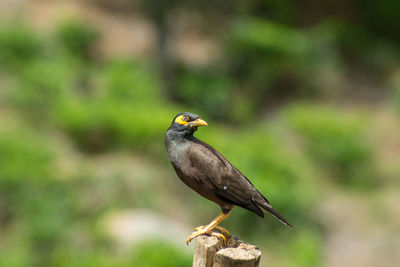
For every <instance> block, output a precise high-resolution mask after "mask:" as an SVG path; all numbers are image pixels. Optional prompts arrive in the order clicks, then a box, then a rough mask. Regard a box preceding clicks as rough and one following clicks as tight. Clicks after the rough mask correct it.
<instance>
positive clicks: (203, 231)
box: [186, 211, 231, 244]
mask: <svg viewBox="0 0 400 267" xmlns="http://www.w3.org/2000/svg"><path fill="white" fill-rule="evenodd" d="M230 213H231V211H229V212H228V213H223V212H221V213H220V214H219V215H218V216H217V217H216V218H215V219H214V220H212V221H211V222H210V223H209V224H208V225H206V226H201V227H197V228H196V231H195V232H193V233H192V234H191V235H190V236H189V238H188V239H187V240H186V244H189V243H190V241H192V240H193V239H194V238H196V237H198V236H200V235H204V234H208V233H210V232H211V230H212V229H213V228H214V227H216V226H217V225H218V224H219V223H220V222H222V221H223V220H225V219H226V218H227V217H228V216H229V214H230ZM221 228H222V227H221ZM228 234H229V232H228Z"/></svg>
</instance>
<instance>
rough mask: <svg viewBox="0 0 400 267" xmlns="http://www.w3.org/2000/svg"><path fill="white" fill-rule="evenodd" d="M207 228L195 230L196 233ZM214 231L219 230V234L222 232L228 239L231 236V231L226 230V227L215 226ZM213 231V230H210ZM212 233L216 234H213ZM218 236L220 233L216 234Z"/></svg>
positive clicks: (200, 227) (199, 227) (202, 227)
mask: <svg viewBox="0 0 400 267" xmlns="http://www.w3.org/2000/svg"><path fill="white" fill-rule="evenodd" d="M204 228H205V226H202V225H201V226H198V227H196V228H195V230H196V231H198V230H202V229H204ZM213 229H216V230H218V232H221V233H222V234H223V235H224V236H225V237H227V238H229V237H230V236H231V234H230V233H229V231H228V230H226V229H225V228H224V227H221V226H218V225H217V226H215V227H214V228H213ZM210 231H211V230H210ZM212 233H214V232H212ZM216 234H218V233H216Z"/></svg>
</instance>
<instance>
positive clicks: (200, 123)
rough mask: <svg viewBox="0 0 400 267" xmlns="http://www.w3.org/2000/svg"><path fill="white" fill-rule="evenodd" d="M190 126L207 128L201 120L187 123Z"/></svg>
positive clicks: (205, 123)
mask: <svg viewBox="0 0 400 267" xmlns="http://www.w3.org/2000/svg"><path fill="white" fill-rule="evenodd" d="M189 124H190V126H207V125H208V124H207V122H206V121H205V120H202V119H197V120H195V121H192V122H189Z"/></svg>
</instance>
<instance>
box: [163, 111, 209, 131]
mask: <svg viewBox="0 0 400 267" xmlns="http://www.w3.org/2000/svg"><path fill="white" fill-rule="evenodd" d="M199 126H207V122H206V121H204V120H202V119H200V117H199V115H196V114H193V113H190V112H182V113H179V114H178V115H176V116H175V117H174V119H173V120H172V123H171V126H170V127H169V129H172V130H175V131H177V132H182V133H184V134H193V133H194V132H195V131H196V130H197V127H199Z"/></svg>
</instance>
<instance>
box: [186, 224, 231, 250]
mask: <svg viewBox="0 0 400 267" xmlns="http://www.w3.org/2000/svg"><path fill="white" fill-rule="evenodd" d="M214 228H215V229H217V230H218V231H219V232H222V234H221V233H216V232H214V231H212V229H207V228H206V226H199V227H196V228H195V230H196V231H195V232H193V233H192V234H191V235H190V236H189V238H188V239H187V240H186V244H187V245H189V243H190V242H191V241H192V240H193V239H194V238H196V237H198V236H200V235H211V236H215V237H217V238H218V239H221V240H222V242H223V244H226V239H227V238H229V236H230V234H229V232H228V230H226V229H225V228H223V227H220V226H215V227H214Z"/></svg>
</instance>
